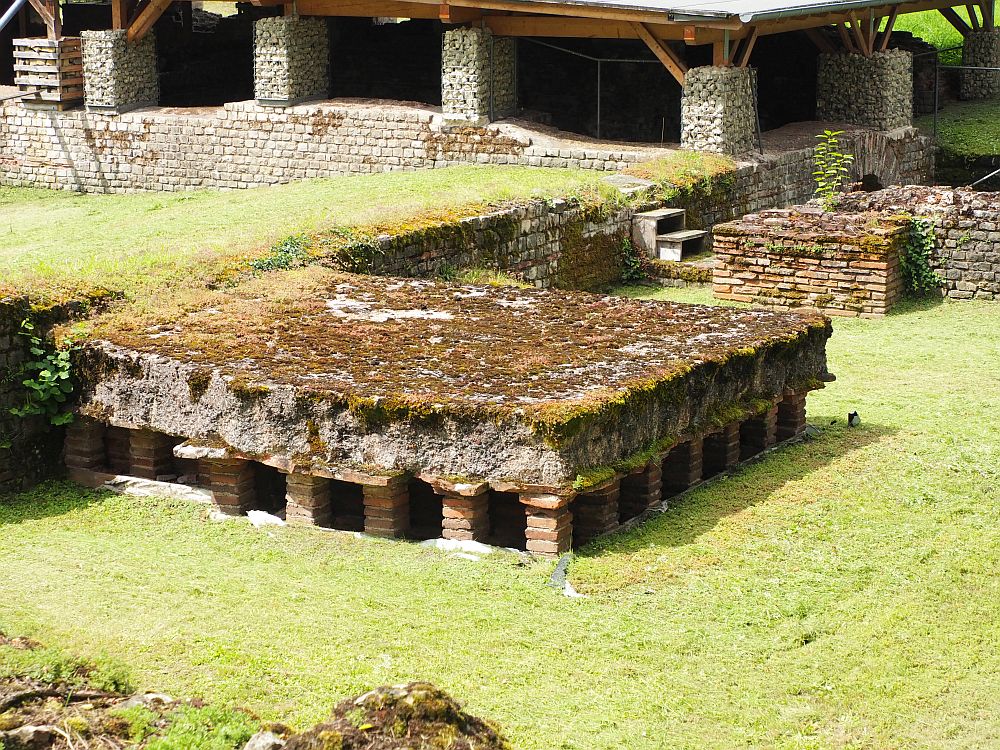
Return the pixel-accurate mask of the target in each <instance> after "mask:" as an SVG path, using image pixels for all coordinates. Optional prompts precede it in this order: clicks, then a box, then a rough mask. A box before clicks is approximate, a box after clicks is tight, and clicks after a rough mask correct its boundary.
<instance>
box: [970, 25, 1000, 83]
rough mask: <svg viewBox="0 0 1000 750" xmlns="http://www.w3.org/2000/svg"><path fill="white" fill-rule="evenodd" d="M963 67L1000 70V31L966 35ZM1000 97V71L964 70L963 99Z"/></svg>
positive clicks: (975, 32) (972, 32)
mask: <svg viewBox="0 0 1000 750" xmlns="http://www.w3.org/2000/svg"><path fill="white" fill-rule="evenodd" d="M962 65H970V66H974V67H980V68H1000V31H970V32H969V33H968V34H966V35H965V46H964V47H963V48H962ZM997 97H1000V71H993V70H963V71H962V98H963V99H995V98H997Z"/></svg>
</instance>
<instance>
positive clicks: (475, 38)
mask: <svg viewBox="0 0 1000 750" xmlns="http://www.w3.org/2000/svg"><path fill="white" fill-rule="evenodd" d="M514 78H515V63H514V40H513V39H512V38H510V37H496V36H494V35H493V34H492V33H491V32H490V31H489V30H488V29H479V28H471V27H470V28H464V27H463V28H458V29H452V30H450V31H446V32H445V33H444V35H443V37H442V42H441V108H442V110H443V111H444V114H445V115H446V116H447V117H450V118H454V119H458V120H465V121H468V122H470V123H475V124H480V125H481V124H485V123H486V122H489V121H490V120H499V119H502V118H504V117H508V116H509V115H511V114H512V113H513V112H514V90H515V80H514Z"/></svg>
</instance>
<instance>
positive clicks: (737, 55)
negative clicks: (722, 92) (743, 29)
mask: <svg viewBox="0 0 1000 750" xmlns="http://www.w3.org/2000/svg"><path fill="white" fill-rule="evenodd" d="M759 37H760V32H759V31H758V30H757V28H756V27H754V28H753V30H752V31H751V32H750V36H748V37H746V38H745V39H744V40H743V41H742V42H740V44H739V45H738V46H737V48H736V49H735V50H734V51H733V55H732V57H730V58H729V64H730V65H732V66H733V67H736V68H745V67H746V66H747V65H748V64H749V63H750V55H751V54H752V53H753V48H754V46H755V45H756V44H757V39H758V38H759Z"/></svg>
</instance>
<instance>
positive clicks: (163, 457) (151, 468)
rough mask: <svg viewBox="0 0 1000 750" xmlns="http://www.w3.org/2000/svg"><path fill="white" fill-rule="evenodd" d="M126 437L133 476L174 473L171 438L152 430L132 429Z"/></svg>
mask: <svg viewBox="0 0 1000 750" xmlns="http://www.w3.org/2000/svg"><path fill="white" fill-rule="evenodd" d="M128 437H129V455H130V458H131V467H130V469H129V471H130V473H131V474H132V475H133V476H137V477H142V478H143V479H156V478H157V477H159V476H164V475H169V474H173V473H174V440H173V438H171V437H170V436H169V435H164V434H163V433H162V432H153V431H152V430H132V431H131V432H129V436H128Z"/></svg>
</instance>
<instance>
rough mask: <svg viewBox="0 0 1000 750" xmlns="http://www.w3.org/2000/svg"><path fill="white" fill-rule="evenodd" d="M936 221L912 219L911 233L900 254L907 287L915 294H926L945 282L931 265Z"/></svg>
mask: <svg viewBox="0 0 1000 750" xmlns="http://www.w3.org/2000/svg"><path fill="white" fill-rule="evenodd" d="M934 243H935V240H934V222H933V221H931V220H930V219H922V218H919V217H913V218H911V219H910V233H909V237H908V239H907V243H906V247H905V249H904V250H903V253H902V254H901V256H900V265H901V267H902V272H903V280H904V281H905V283H906V288H907V289H908V290H909V291H910V292H913V293H914V294H926V293H927V292H931V291H933V290H935V289H937V288H938V287H940V286H941V284H942V283H943V279H942V278H941V276H940V274H938V272H937V271H935V270H934V269H933V268H932V267H931V259H932V258H933V255H934V247H935V244H934Z"/></svg>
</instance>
